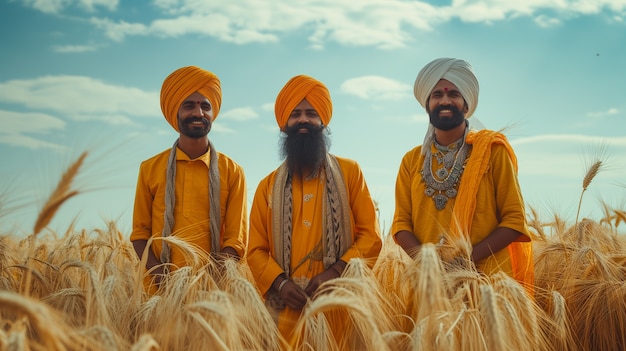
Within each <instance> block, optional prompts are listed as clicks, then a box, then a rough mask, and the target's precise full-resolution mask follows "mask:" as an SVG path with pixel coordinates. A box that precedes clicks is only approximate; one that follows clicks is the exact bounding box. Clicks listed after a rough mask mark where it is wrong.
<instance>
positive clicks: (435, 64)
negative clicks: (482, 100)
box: [413, 58, 478, 118]
mask: <svg viewBox="0 0 626 351" xmlns="http://www.w3.org/2000/svg"><path fill="white" fill-rule="evenodd" d="M441 79H445V80H447V81H449V82H451V83H452V84H454V85H456V87H457V88H458V89H459V92H460V93H461V95H463V98H464V99H465V102H466V103H467V108H468V110H467V113H465V118H470V117H471V116H472V114H473V113H474V111H475V110H476V105H478V79H477V78H476V76H475V75H474V71H473V70H472V66H471V65H470V64H469V63H467V62H466V61H463V60H459V59H454V58H439V59H436V60H434V61H431V62H430V63H429V64H427V65H426V66H424V68H422V70H421V71H420V72H419V73H418V75H417V78H416V79H415V85H414V86H413V93H414V94H415V98H416V99H417V101H419V103H420V104H421V105H422V107H424V108H425V109H427V110H428V106H427V104H428V97H429V96H430V93H431V92H432V90H433V88H434V87H435V85H437V83H438V82H439V80H441Z"/></svg>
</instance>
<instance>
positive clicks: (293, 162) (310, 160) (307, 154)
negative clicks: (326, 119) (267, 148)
mask: <svg viewBox="0 0 626 351" xmlns="http://www.w3.org/2000/svg"><path fill="white" fill-rule="evenodd" d="M302 128H306V129H307V130H308V131H309V132H308V133H300V132H299V131H298V130H300V129H302ZM323 131H324V127H315V126H312V125H310V124H306V123H305V124H297V125H295V126H293V127H286V128H285V131H284V132H285V136H284V137H283V141H282V148H281V155H282V157H283V158H286V159H287V167H289V170H291V172H292V174H294V175H309V174H311V173H313V172H315V171H317V169H318V168H319V167H320V166H321V165H322V164H323V163H324V160H325V158H326V153H327V152H328V147H329V146H330V142H329V140H328V137H327V136H326V135H325V134H324V133H323Z"/></svg>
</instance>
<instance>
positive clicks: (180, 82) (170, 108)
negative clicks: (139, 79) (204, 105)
mask: <svg viewBox="0 0 626 351" xmlns="http://www.w3.org/2000/svg"><path fill="white" fill-rule="evenodd" d="M196 91H197V92H199V93H200V94H202V95H203V96H204V97H205V98H207V99H208V100H209V102H210V103H211V109H212V110H213V120H215V118H217V114H218V113H219V112H220V106H221V105H222V88H221V85H220V80H219V78H217V76H216V75H215V74H213V73H211V72H209V71H206V70H204V69H202V68H200V67H196V66H187V67H182V68H179V69H177V70H176V71H174V72H172V73H171V74H170V75H169V76H167V78H165V81H163V86H162V87H161V111H163V116H165V119H166V120H167V121H168V122H169V123H170V125H171V126H172V127H174V129H176V131H177V132H178V131H179V130H178V109H179V108H180V105H181V104H182V103H183V101H185V99H186V98H187V97H188V96H189V95H191V94H193V93H195V92H196Z"/></svg>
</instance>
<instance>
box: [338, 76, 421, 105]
mask: <svg viewBox="0 0 626 351" xmlns="http://www.w3.org/2000/svg"><path fill="white" fill-rule="evenodd" d="M340 89H341V91H342V92H343V93H346V94H349V95H354V96H357V97H359V98H361V99H366V100H372V99H373V100H402V99H405V98H409V97H410V96H411V92H412V91H413V87H411V86H409V85H407V84H404V83H400V82H398V81H395V80H393V79H389V78H385V77H381V76H363V77H358V78H352V79H348V80H346V81H345V82H344V83H343V84H341V87H340Z"/></svg>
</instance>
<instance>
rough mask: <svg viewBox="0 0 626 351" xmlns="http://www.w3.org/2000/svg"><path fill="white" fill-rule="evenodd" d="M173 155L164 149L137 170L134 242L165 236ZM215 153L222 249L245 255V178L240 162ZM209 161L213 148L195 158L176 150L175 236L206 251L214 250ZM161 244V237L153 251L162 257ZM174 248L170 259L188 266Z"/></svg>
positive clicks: (174, 262)
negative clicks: (168, 175)
mask: <svg viewBox="0 0 626 351" xmlns="http://www.w3.org/2000/svg"><path fill="white" fill-rule="evenodd" d="M169 154H170V150H165V151H163V152H162V153H160V154H158V155H156V156H154V157H152V158H150V159H148V160H146V161H144V162H142V164H141V166H140V168H139V177H138V178H139V179H138V181H137V191H136V194H135V208H134V214H133V231H132V233H131V236H130V240H131V241H134V240H148V239H149V238H150V237H160V236H161V235H162V234H161V233H162V231H163V225H164V222H163V216H164V213H165V183H166V179H165V175H166V169H167V160H168V157H169ZM217 154H218V169H219V173H220V191H221V194H220V214H221V230H220V236H221V238H220V242H221V248H224V247H226V246H230V247H232V248H234V249H235V250H236V251H237V253H239V255H240V256H241V257H243V256H244V254H245V251H246V244H247V226H248V222H247V203H246V183H245V176H244V173H243V169H242V168H241V166H239V165H238V164H237V163H235V162H234V161H233V160H231V159H230V158H229V157H227V156H226V155H224V154H222V153H219V152H218V153H217ZM209 162H210V158H209V152H206V153H205V154H204V155H201V156H200V157H198V158H196V159H193V160H192V159H189V157H188V156H187V154H185V153H184V152H183V151H182V150H180V149H179V148H176V180H175V190H176V200H175V201H176V202H175V206H174V227H173V228H172V235H175V236H176V237H178V238H181V239H183V240H185V241H186V242H189V243H192V244H194V245H196V246H197V247H198V248H199V249H200V250H202V251H204V252H206V253H209V252H211V238H210V229H209V225H210V224H209V221H210V218H209V210H210V204H209V176H208V174H209ZM161 248H162V242H161V241H160V240H156V241H154V242H153V245H152V250H153V252H154V254H155V255H156V257H160V255H161ZM221 248H220V249H221ZM171 249H172V255H171V260H172V263H173V264H174V265H175V267H173V268H172V269H175V268H176V267H181V266H184V265H186V262H185V260H184V257H183V255H182V254H181V252H180V250H178V249H177V248H176V247H175V246H174V245H172V246H171Z"/></svg>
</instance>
